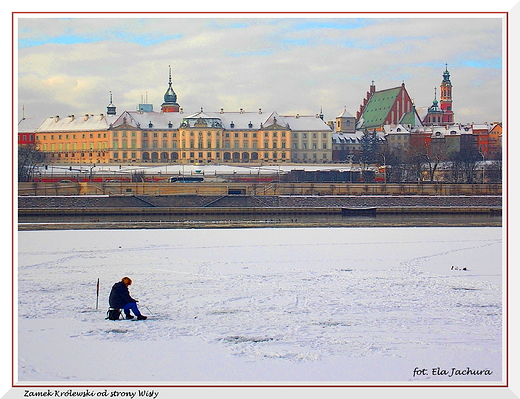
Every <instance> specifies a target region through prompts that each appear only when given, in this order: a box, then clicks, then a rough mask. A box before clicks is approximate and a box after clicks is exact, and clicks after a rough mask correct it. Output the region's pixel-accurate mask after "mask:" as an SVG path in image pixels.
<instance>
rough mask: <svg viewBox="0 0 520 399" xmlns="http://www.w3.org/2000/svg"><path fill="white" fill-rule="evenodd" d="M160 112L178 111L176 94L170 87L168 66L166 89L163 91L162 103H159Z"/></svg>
mask: <svg viewBox="0 0 520 399" xmlns="http://www.w3.org/2000/svg"><path fill="white" fill-rule="evenodd" d="M161 111H162V112H179V104H177V94H175V92H174V91H173V88H172V68H171V66H169V74H168V89H167V90H166V93H164V103H162V104H161Z"/></svg>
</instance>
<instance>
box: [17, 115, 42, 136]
mask: <svg viewBox="0 0 520 399" xmlns="http://www.w3.org/2000/svg"><path fill="white" fill-rule="evenodd" d="M41 123H42V121H41V119H35V118H22V120H21V121H20V122H18V133H34V132H35V131H36V129H38V126H40V125H41Z"/></svg>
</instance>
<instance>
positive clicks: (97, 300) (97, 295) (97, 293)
mask: <svg viewBox="0 0 520 399" xmlns="http://www.w3.org/2000/svg"><path fill="white" fill-rule="evenodd" d="M98 306H99V277H98V279H97V285H96V310H98Z"/></svg>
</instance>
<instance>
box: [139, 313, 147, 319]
mask: <svg viewBox="0 0 520 399" xmlns="http://www.w3.org/2000/svg"><path fill="white" fill-rule="evenodd" d="M146 319H147V317H146V316H143V315H142V314H140V315H139V316H137V320H146Z"/></svg>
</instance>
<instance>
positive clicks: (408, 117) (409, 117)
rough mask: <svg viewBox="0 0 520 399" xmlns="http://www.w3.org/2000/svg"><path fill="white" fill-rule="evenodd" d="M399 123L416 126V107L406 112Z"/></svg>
mask: <svg viewBox="0 0 520 399" xmlns="http://www.w3.org/2000/svg"><path fill="white" fill-rule="evenodd" d="M399 123H401V125H411V126H415V125H416V123H415V109H414V110H413V111H410V112H407V113H406V114H404V115H403V117H402V118H401V121H400V122H399Z"/></svg>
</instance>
